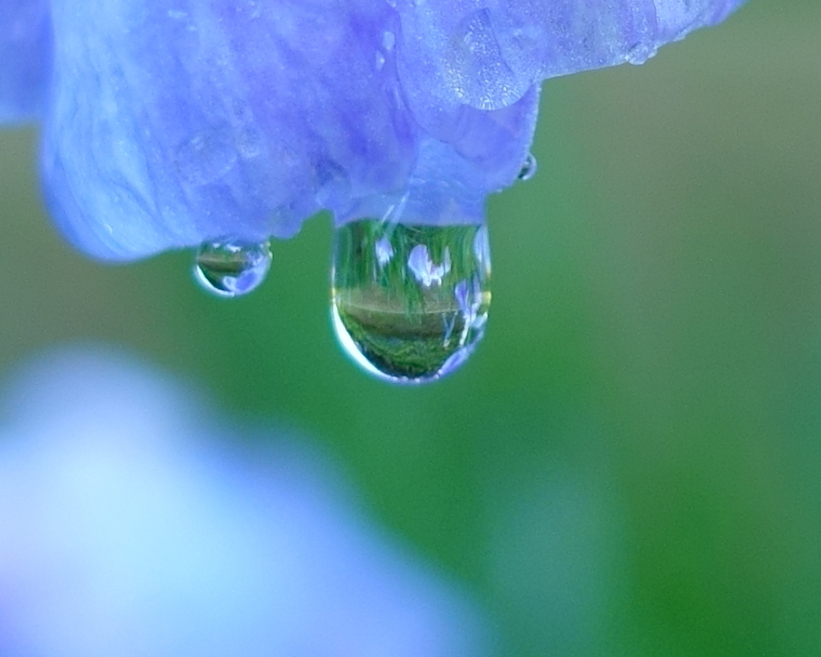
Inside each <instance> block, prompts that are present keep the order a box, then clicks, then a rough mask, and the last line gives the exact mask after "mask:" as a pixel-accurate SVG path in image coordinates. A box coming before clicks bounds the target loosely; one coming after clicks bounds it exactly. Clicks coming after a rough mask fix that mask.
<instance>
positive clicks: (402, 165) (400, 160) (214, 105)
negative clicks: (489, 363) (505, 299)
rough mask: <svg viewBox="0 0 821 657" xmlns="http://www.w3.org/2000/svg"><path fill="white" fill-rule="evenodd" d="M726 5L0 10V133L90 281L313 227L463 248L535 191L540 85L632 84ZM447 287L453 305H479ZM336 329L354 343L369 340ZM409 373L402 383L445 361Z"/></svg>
mask: <svg viewBox="0 0 821 657" xmlns="http://www.w3.org/2000/svg"><path fill="white" fill-rule="evenodd" d="M742 2H743V0H212V1H210V2H201V1H200V0H105V2H103V1H102V0H98V1H89V2H76V1H74V0H4V1H3V4H2V5H0V62H2V65H0V120H2V119H5V120H7V121H11V120H15V121H20V120H30V119H37V120H40V121H41V122H42V126H43V141H42V159H41V165H42V177H43V181H44V188H45V194H46V197H47V200H48V205H49V207H50V209H51V213H52V215H53V217H54V220H55V222H56V223H57V225H58V227H59V228H60V229H61V231H62V232H63V234H64V235H65V236H66V237H67V238H68V239H69V240H70V241H71V242H72V243H73V244H75V245H76V246H77V247H78V248H79V249H81V250H83V251H85V252H86V253H88V254H90V255H92V256H96V257H97V258H101V259H105V260H115V261H116V260H119V261H128V260H132V259H136V258H141V257H144V256H149V255H151V254H154V253H157V252H159V251H162V250H165V249H179V248H186V247H197V246H199V245H202V244H205V245H209V244H218V245H227V246H228V247H231V245H237V244H240V245H260V244H262V245H264V244H265V243H266V241H267V240H269V238H272V237H273V238H281V239H284V238H290V237H292V236H293V235H294V234H296V233H297V232H298V231H299V229H300V226H301V225H302V222H303V221H305V220H306V219H308V218H309V217H311V216H312V215H314V214H316V213H317V212H319V211H321V210H326V211H328V212H329V213H330V214H331V215H332V217H333V219H334V223H335V225H336V226H337V227H342V226H345V225H347V224H350V223H355V222H359V221H361V220H369V219H376V220H378V221H379V222H381V224H385V223H397V222H398V223H403V224H406V225H412V226H428V227H430V226H477V225H481V224H483V222H484V218H485V201H486V199H487V196H488V195H489V194H491V193H493V192H497V191H499V190H502V189H504V188H505V187H507V186H509V185H511V184H512V183H513V182H515V181H516V180H517V178H519V177H520V176H521V177H523V178H527V177H530V176H531V175H532V172H533V161H532V158H531V157H530V155H529V153H530V146H531V141H532V139H533V133H534V128H535V124H536V118H537V111H538V102H539V93H540V87H541V84H542V82H543V81H544V80H545V79H547V78H551V77H555V76H560V75H567V74H570V73H575V72H577V71H582V70H588V69H595V68H599V67H604V66H611V65H615V64H621V63H624V62H630V63H634V64H637V63H641V62H643V61H645V60H646V59H647V58H649V57H651V56H652V55H653V54H654V53H655V52H656V50H657V49H658V48H659V47H660V46H662V45H664V44H666V43H668V42H671V41H675V40H678V39H681V38H683V37H684V36H686V35H687V34H688V33H689V32H691V31H692V30H694V29H696V28H700V27H703V26H708V25H713V24H716V23H718V22H720V21H721V20H723V19H724V18H725V17H726V16H727V15H728V14H729V13H730V12H732V11H733V10H734V9H735V8H737V7H738V6H739V5H740V4H742ZM383 237H384V235H383V234H374V235H365V236H364V237H362V236H360V238H361V240H364V241H362V242H361V243H360V242H359V241H356V242H351V244H353V247H354V248H355V249H356V251H357V252H362V251H368V249H370V250H371V251H372V250H373V249H372V248H371V247H372V246H373V244H372V243H371V242H375V243H380V240H381V239H382V238H383ZM428 237H429V242H431V243H426V244H425V245H424V246H426V247H430V248H431V250H433V251H435V250H436V245H435V244H433V242H432V241H435V240H434V238H433V237H430V235H429V236H428ZM434 237H436V236H435V235H434ZM371 238H373V239H372V240H371ZM358 239H359V238H358ZM431 240H432V241H431ZM388 246H389V247H390V248H391V249H395V250H403V246H402V245H401V244H393V243H391V244H389V245H388ZM407 246H408V248H406V249H404V250H405V251H408V252H409V251H411V250H412V247H413V246H416V245H415V244H413V243H411V244H410V245H407ZM366 247H367V248H366ZM439 250H441V248H440V249H439ZM212 251H213V250H212ZM451 251H453V249H451ZM237 253H238V251H237V249H234V251H232V252H231V254H229V255H230V257H235V256H236V254H237ZM259 253H260V251H257V252H255V254H254V256H253V258H252V259H253V267H255V268H257V270H258V271H259V272H260V276H263V275H264V272H266V271H267V262H265V259H264V258H263V259H262V260H260V258H259ZM261 253H263V254H265V253H267V247H266V248H263V250H262V252H261ZM379 253H381V254H383V255H384V253H386V250H385V249H384V248H382V249H381V250H380V251H379ZM212 255H213V254H212V253H211V254H209V258H211V257H212ZM240 255H241V253H240ZM377 255H378V254H377ZM451 255H454V254H453V253H451ZM454 257H455V256H454ZM372 259H373V260H374V262H375V261H376V259H377V256H373V258H372ZM211 263H212V266H215V265H214V262H213V260H212V261H211ZM485 264H488V263H485ZM229 265H230V263H229ZM251 266H252V265H251V264H247V267H251ZM481 266H484V265H481ZM367 268H368V266H367V265H366V266H365V267H364V269H367ZM240 269H241V267H240ZM226 271H227V274H225V272H223V273H222V274H220V273H219V272H218V273H217V275H216V276H215V277H214V276H211V277H210V280H214V279H215V278H216V281H217V284H219V280H220V276H222V275H223V274H224V275H225V276H227V278H228V279H230V280H228V283H227V286H226V287H225V288H224V289H223V291H224V292H227V293H228V294H233V293H235V292H236V291H243V292H244V291H247V290H249V289H251V288H252V287H253V286H254V281H249V280H247V277H246V278H245V279H243V280H242V281H241V282H240V283H236V284H235V282H234V280H233V278H236V277H237V276H238V275H239V274H241V273H242V272H241V271H240V272H234V273H233V274H232V272H231V271H230V266H228V268H227V270H226ZM211 273H212V274H213V272H211ZM234 274H236V276H234ZM458 276H459V271H457V270H456V268H455V270H454V272H453V273H452V274H451V276H450V278H451V279H452V280H448V281H446V284H445V285H444V286H443V288H444V289H445V290H446V292H447V293H448V294H450V296H451V297H453V294H452V293H453V291H454V290H455V288H456V286H457V285H459V284H463V287H464V286H465V285H468V286H470V287H473V284H472V283H471V282H470V277H469V276H468V277H467V278H465V277H462V278H458ZM205 278H206V279H209V276H206V277H205ZM400 278H401V285H405V282H404V281H405V280H406V278H407V276H406V272H405V271H404V270H403V271H402V274H401V277H400ZM348 282H350V279H348ZM377 283H378V281H374V280H370V281H368V284H369V285H372V286H373V285H376V284H377ZM481 283H482V285H484V283H485V281H484V280H482V281H481ZM381 284H382V285H383V286H388V287H390V285H393V284H394V283H390V282H389V283H385V281H384V280H383V281H382V283H381ZM396 284H397V285H399V283H396ZM414 295H416V296H417V297H418V296H419V295H418V294H416V291H409V290H407V289H403V290H402V295H401V296H402V297H403V298H408V297H414ZM423 300H424V299H423ZM348 301H349V302H350V301H351V300H350V299H348ZM441 301H442V300H441V299H438V300H435V302H433V301H430V300H428V306H431V305H433V306H435V305H436V304H437V303H440V302H441ZM363 303H364V302H363ZM374 303H376V302H374V301H373V300H369V301H368V304H369V306H372V305H374ZM380 303H381V302H380ZM453 303H455V302H453V300H452V299H451V300H450V306H453ZM395 311H396V309H391V312H392V313H393V314H394V315H395V314H396V312H395ZM447 312H449V313H451V314H453V313H454V312H456V311H454V310H453V309H449V310H448V311H447ZM338 314H339V317H340V318H341V320H340V321H341V324H344V326H345V330H347V331H348V333H350V334H351V335H352V336H353V337H354V338H355V339H356V340H360V339H361V338H362V336H363V335H366V334H369V333H373V332H374V331H376V329H375V328H374V327H373V326H370V327H368V328H363V327H362V326H360V325H359V324H358V322H359V320H353V319H351V318H352V317H353V316H354V315H352V314H351V313H347V314H346V313H345V312H340V313H338ZM360 319H361V317H360ZM372 319H373V318H371V320H372ZM346 322H348V323H346ZM350 322H353V324H351V323H350ZM449 322H450V320H446V321H444V322H439V323H444V324H447V323H449ZM422 323H424V322H422ZM433 323H435V324H436V323H437V322H433ZM450 323H452V322H450ZM461 323H462V324H464V322H461ZM341 324H340V325H341ZM354 324H356V325H354ZM437 325H438V324H437ZM380 330H385V327H384V326H381V328H380ZM397 330H398V329H397ZM354 334H356V335H354ZM357 336H359V337H357ZM394 337H395V336H394ZM478 337H481V335H480V334H478V333H477V338H476V339H478ZM440 338H441V336H440ZM391 339H393V338H391ZM440 342H441V340H440ZM360 343H361V340H360ZM374 344H375V343H374ZM374 344H371V345H370V346H368V345H365V346H364V347H362V344H360V346H361V347H362V349H363V350H365V351H368V350H370V351H369V353H370V352H373V353H371V356H372V358H370V359H371V360H373V359H377V360H378V359H384V357H385V354H379V353H376V352H375V351H374V349H375V350H376V351H379V349H378V348H377V347H375V346H374ZM405 346H407V345H405V344H404V343H403V347H402V348H403V349H404V347H405ZM406 351H407V350H406ZM416 351H420V350H419V349H417V350H416ZM421 351H424V352H425V353H424V354H423V356H420V357H419V359H417V360H419V362H418V363H416V364H415V365H413V366H411V365H408V364H407V363H405V364H402V368H400V370H402V369H403V368H404V370H403V371H405V373H406V374H407V372H410V371H411V370H413V369H414V367H416V368H421V369H420V371H422V370H424V369H425V368H427V367H429V366H430V363H429V362H428V361H430V362H434V361H435V362H438V363H440V364H441V360H442V359H445V358H447V357H449V356H450V355H453V354H450V353H439V352H440V351H442V350H441V349H439V350H438V351H437V350H434V351H436V355H435V356H430V353H428V352H429V351H430V350H429V349H428V348H427V347H425V348H424V349H422V350H421ZM431 359H432V360H431ZM433 368H434V370H436V366H433ZM434 374H435V375H438V370H437V371H436V372H434ZM397 376H399V378H402V373H401V372H400V373H399V374H398V375H397ZM408 376H409V377H410V378H411V379H413V375H412V374H409V375H408Z"/></svg>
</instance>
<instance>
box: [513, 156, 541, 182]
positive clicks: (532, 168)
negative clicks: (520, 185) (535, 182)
mask: <svg viewBox="0 0 821 657" xmlns="http://www.w3.org/2000/svg"><path fill="white" fill-rule="evenodd" d="M538 169H539V163H538V162H537V161H536V156H535V155H533V153H528V154H527V157H526V158H525V161H524V162H523V163H522V168H521V170H520V171H519V175H518V176H516V178H517V179H518V180H524V181H527V180H530V179H531V178H532V177H533V176H535V175H536V171H538Z"/></svg>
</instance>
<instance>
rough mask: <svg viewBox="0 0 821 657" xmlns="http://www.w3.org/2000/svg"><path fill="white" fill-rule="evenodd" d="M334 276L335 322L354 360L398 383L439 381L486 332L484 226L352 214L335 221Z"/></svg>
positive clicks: (487, 300) (487, 252)
mask: <svg viewBox="0 0 821 657" xmlns="http://www.w3.org/2000/svg"><path fill="white" fill-rule="evenodd" d="M388 254H389V255H388ZM331 279H332V287H331V299H332V308H331V311H332V317H333V324H334V330H335V331H336V335H337V337H338V338H339V341H340V343H341V344H342V347H343V348H344V349H345V351H346V352H347V353H348V354H349V355H350V356H351V357H352V358H353V360H354V361H355V362H356V363H357V364H359V365H360V366H361V367H362V368H363V369H364V370H365V371H367V372H369V373H370V374H373V375H375V376H377V377H378V378H381V379H383V380H387V381H390V382H393V383H400V384H415V383H425V382H428V381H434V380H436V379H439V378H441V377H443V376H445V375H447V374H449V373H450V372H453V371H454V370H456V369H458V368H459V367H460V366H461V365H462V364H463V363H464V362H465V361H466V360H467V359H468V357H469V356H470V355H471V353H473V351H474V349H475V348H476V345H477V344H478V343H479V341H480V340H481V339H482V336H483V335H484V330H485V323H486V322H487V314H488V309H489V307H490V249H489V246H488V240H487V228H486V227H485V226H484V225H467V226H421V225H410V224H403V223H397V222H389V221H382V220H376V219H364V220H359V221H353V222H350V223H347V224H345V225H343V226H341V227H339V228H337V229H336V234H335V236H334V257H333V269H332V272H331Z"/></svg>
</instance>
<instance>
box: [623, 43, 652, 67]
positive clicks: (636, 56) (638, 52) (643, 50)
mask: <svg viewBox="0 0 821 657" xmlns="http://www.w3.org/2000/svg"><path fill="white" fill-rule="evenodd" d="M657 52H658V48H656V47H655V46H654V45H651V44H643V43H637V44H636V45H634V46H633V47H632V48H631V49H630V50H629V51H628V53H627V55H625V59H626V60H627V62H628V63H630V64H633V65H634V66H641V65H642V64H644V63H645V62H646V61H647V60H648V59H651V58H652V57H655V56H656V53H657Z"/></svg>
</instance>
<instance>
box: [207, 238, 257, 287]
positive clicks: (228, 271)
mask: <svg viewBox="0 0 821 657" xmlns="http://www.w3.org/2000/svg"><path fill="white" fill-rule="evenodd" d="M271 260H272V255H271V244H270V242H267V241H266V242H261V243H260V244H239V243H235V242H230V241H217V242H205V243H203V244H202V245H201V246H200V248H199V250H198V251H197V258H196V262H195V264H194V277H195V278H196V279H197V282H198V283H199V284H200V285H201V286H202V287H203V288H204V289H205V290H206V291H208V292H210V293H212V294H214V295H216V296H218V297H228V298H230V297H237V296H242V295H243V294H248V293H249V292H251V291H252V290H255V289H256V288H257V287H258V286H259V285H260V283H262V281H264V280H265V277H266V276H267V274H268V270H269V269H270V268H271Z"/></svg>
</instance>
